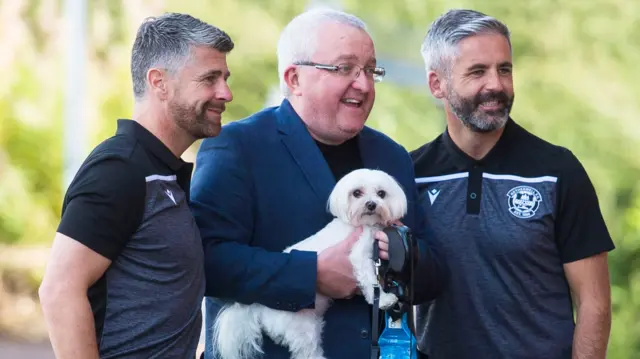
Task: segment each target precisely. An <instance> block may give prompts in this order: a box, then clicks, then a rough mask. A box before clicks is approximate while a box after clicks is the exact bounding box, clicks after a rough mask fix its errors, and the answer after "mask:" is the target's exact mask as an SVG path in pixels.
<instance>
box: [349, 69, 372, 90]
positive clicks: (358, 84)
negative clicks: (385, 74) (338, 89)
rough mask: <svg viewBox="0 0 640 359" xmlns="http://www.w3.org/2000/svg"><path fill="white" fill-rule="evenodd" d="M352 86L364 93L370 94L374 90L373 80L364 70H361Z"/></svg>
mask: <svg viewBox="0 0 640 359" xmlns="http://www.w3.org/2000/svg"><path fill="white" fill-rule="evenodd" d="M352 86H353V87H354V88H356V89H358V90H360V91H362V92H364V93H367V92H370V91H371V89H372V88H373V78H369V77H367V74H366V73H365V71H364V69H360V72H359V73H358V76H356V78H355V79H354V80H353V84H352Z"/></svg>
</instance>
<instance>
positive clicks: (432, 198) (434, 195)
mask: <svg viewBox="0 0 640 359" xmlns="http://www.w3.org/2000/svg"><path fill="white" fill-rule="evenodd" d="M427 193H428V194H429V202H431V204H433V202H435V201H436V198H438V195H439V194H440V190H439V189H435V188H433V189H431V190H430V191H429V192H427Z"/></svg>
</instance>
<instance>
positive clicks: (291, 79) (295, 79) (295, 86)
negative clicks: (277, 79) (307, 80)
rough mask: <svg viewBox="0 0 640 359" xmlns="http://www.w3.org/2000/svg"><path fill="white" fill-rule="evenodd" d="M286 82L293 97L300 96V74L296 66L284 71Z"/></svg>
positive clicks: (288, 67) (290, 66)
mask: <svg viewBox="0 0 640 359" xmlns="http://www.w3.org/2000/svg"><path fill="white" fill-rule="evenodd" d="M283 76H284V82H285V83H286V84H287V87H288V88H289V92H290V93H291V94H292V95H296V96H298V95H300V94H301V92H300V74H299V73H298V67H297V66H296V65H289V66H287V67H286V68H285V69H284V74H283Z"/></svg>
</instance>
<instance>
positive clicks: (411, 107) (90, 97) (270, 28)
mask: <svg viewBox="0 0 640 359" xmlns="http://www.w3.org/2000/svg"><path fill="white" fill-rule="evenodd" d="M22 3H23V8H22V10H21V12H20V16H19V19H14V23H13V24H12V27H11V28H12V29H13V30H14V31H15V35H13V34H12V35H10V36H9V35H7V34H2V33H0V38H2V39H3V44H4V43H5V40H11V36H17V37H19V38H20V41H7V43H8V44H9V45H8V46H6V47H4V49H3V51H6V54H8V55H7V57H2V56H0V64H4V62H3V61H5V59H6V58H8V59H10V61H9V63H8V64H6V65H7V66H0V75H2V78H3V86H2V87H0V113H1V114H2V120H1V122H0V243H2V242H4V243H19V244H24V243H45V244H48V243H49V241H50V240H51V239H52V238H53V234H54V232H55V226H56V224H57V221H58V218H59V213H60V206H61V201H62V194H63V191H62V183H61V180H62V179H61V176H62V169H63V163H62V155H61V154H62V144H63V141H64V140H65V139H64V137H63V133H62V119H63V108H62V104H63V101H62V100H63V92H62V89H63V87H62V84H64V81H65V76H66V75H67V74H65V73H64V71H62V70H61V69H63V67H62V66H61V64H62V62H61V61H60V59H63V53H62V50H63V49H64V47H63V46H61V44H64V40H62V39H61V38H59V37H58V33H59V34H63V33H62V32H60V31H62V30H63V27H62V23H61V22H60V16H61V11H60V10H61V8H60V5H61V4H62V3H61V2H59V1H57V0H38V1H36V0H31V1H29V0H24V1H22ZM88 4H89V27H88V33H87V38H88V52H87V56H88V59H89V63H88V69H87V76H88V78H87V82H86V85H87V92H86V95H87V101H88V104H87V108H86V124H87V128H88V131H89V133H88V134H87V138H88V147H89V148H87V150H86V151H87V153H88V151H89V150H90V147H93V146H94V145H95V144H97V143H98V142H100V141H102V140H103V139H104V138H106V137H108V136H110V135H111V134H112V133H113V132H114V131H115V123H116V122H115V120H116V119H117V118H127V117H130V115H131V108H132V95H131V83H130V74H129V59H130V47H131V44H132V41H133V36H134V34H135V30H136V28H137V26H138V24H139V23H140V21H142V19H143V18H144V17H146V16H152V15H155V14H158V13H161V12H163V11H165V10H167V11H179V12H187V13H191V14H194V15H196V16H198V17H200V18H201V19H203V20H205V21H208V22H211V23H213V24H215V25H217V26H219V27H221V28H222V29H224V30H225V31H227V32H228V33H229V34H230V35H231V36H232V38H233V39H234V41H235V43H236V48H235V49H234V50H233V52H232V53H231V55H230V56H229V66H230V69H231V72H232V77H231V89H232V91H233V95H234V101H233V102H232V103H231V104H230V105H229V106H228V107H227V108H228V110H227V112H226V113H225V116H224V119H225V121H234V120H237V119H241V118H243V117H246V116H248V115H250V114H251V113H253V112H255V111H257V110H259V109H261V108H263V107H264V105H265V100H266V98H267V97H268V96H269V94H270V93H271V92H272V91H273V90H274V89H277V84H278V79H277V69H276V65H277V63H276V52H275V49H276V43H277V39H278V35H279V32H280V31H281V29H282V27H283V26H284V25H285V24H286V22H287V21H289V20H290V19H291V18H292V17H293V16H295V15H296V14H298V13H299V12H301V11H303V10H304V8H305V1H295V0H270V1H263V0H226V1H209V2H192V1H184V0H181V1H176V0H169V1H166V2H161V1H159V0H146V1H137V2H126V3H125V2H124V1H123V0H119V1H118V0H97V1H88ZM342 4H343V6H344V9H345V10H346V11H350V12H353V13H355V14H357V15H359V16H360V17H362V18H363V19H364V20H365V21H366V22H367V23H368V25H369V27H370V30H371V32H372V33H373V36H374V41H376V47H377V52H378V54H379V56H380V57H382V56H384V57H385V58H390V59H398V60H402V61H406V62H408V63H410V64H413V65H414V66H417V67H418V68H421V67H422V59H421V57H420V52H419V50H420V44H421V42H422V39H423V37H424V35H425V33H426V30H427V26H428V24H429V23H430V22H431V21H432V20H433V19H434V18H435V17H436V16H438V15H439V14H441V13H443V12H444V11H446V10H447V9H449V8H459V7H468V8H473V9H476V10H480V11H483V12H486V13H488V14H490V15H493V16H496V17H498V18H500V19H502V20H503V21H504V22H505V23H506V24H507V25H508V26H509V27H510V29H511V32H512V43H513V50H514V64H515V81H516V83H515V86H516V103H515V107H514V112H513V117H514V118H515V119H516V121H518V122H519V123H520V124H522V125H523V126H524V127H526V128H528V129H530V130H531V131H533V132H534V133H536V134H537V135H538V136H540V137H542V138H544V139H546V140H548V141H550V142H553V143H555V144H558V145H562V146H565V147H567V148H569V149H571V150H572V151H573V152H574V153H575V154H576V155H577V156H578V158H579V159H580V160H581V161H582V163H583V164H584V165H585V167H586V168H587V171H588V172H589V174H590V176H591V179H592V181H593V182H594V185H595V187H596V189H597V192H598V195H599V199H600V203H601V206H602V209H603V213H604V216H605V219H606V221H607V224H608V225H609V228H610V231H611V233H612V235H613V237H614V240H615V242H616V245H617V249H616V250H615V251H614V252H613V253H612V254H611V257H610V258H611V260H610V267H611V278H612V290H613V299H614V306H613V308H614V321H613V330H612V336H611V345H610V351H609V357H610V358H614V359H616V358H620V359H622V358H625V359H626V358H633V357H636V356H638V354H637V353H639V352H640V339H639V338H640V324H639V323H640V270H639V269H638V267H639V265H640V263H639V261H640V259H637V258H640V185H639V183H638V178H640V158H639V157H638V156H637V153H638V152H639V150H640V146H639V143H640V141H639V140H640V126H637V125H636V123H637V121H638V117H640V102H638V99H640V85H638V84H639V83H640V72H638V71H637V70H636V66H635V65H636V64H637V63H638V62H640V37H638V36H637V34H638V33H639V32H640V21H639V18H640V2H637V1H633V0H629V1H624V0H590V1H565V2H561V1H557V0H536V1H530V2H517V4H516V3H514V2H505V1H493V0H491V1H489V0H485V1H471V0H447V1H445V0H429V1H420V0H394V1H363V0H343V1H342ZM6 9H9V7H6V8H5V7H0V13H2V12H3V11H9V10H6ZM416 76H420V77H424V73H418V74H416ZM376 91H377V94H376V104H375V107H374V109H373V112H372V114H371V117H370V120H369V124H370V125H371V126H373V127H375V128H378V129H380V130H382V131H384V132H385V133H387V134H389V135H390V136H391V137H393V138H394V139H396V140H397V141H398V142H400V143H402V144H403V145H404V146H405V147H406V148H407V149H408V150H412V149H415V148H416V147H418V146H420V145H422V144H423V143H424V142H426V141H429V140H430V139H432V138H433V137H435V136H436V135H437V134H438V133H439V132H440V131H442V129H443V126H444V119H443V115H442V111H441V109H440V108H438V107H437V106H436V104H435V102H434V101H432V99H431V97H430V95H429V94H428V92H427V89H426V87H424V86H423V87H420V88H400V87H398V86H396V85H394V84H393V83H389V82H383V83H381V84H379V85H377V88H376ZM194 147H195V146H194ZM191 156H193V149H192V151H191V152H190V153H189V154H187V155H185V157H187V158H189V157H191Z"/></svg>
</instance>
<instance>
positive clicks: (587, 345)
mask: <svg viewBox="0 0 640 359" xmlns="http://www.w3.org/2000/svg"><path fill="white" fill-rule="evenodd" d="M610 331H611V310H610V307H608V306H595V305H593V306H589V305H587V304H582V305H581V306H579V307H578V310H577V320H576V328H575V332H574V335H573V356H572V358H573V359H604V358H605V357H606V353H607V345H608V342H609V334H610Z"/></svg>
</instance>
